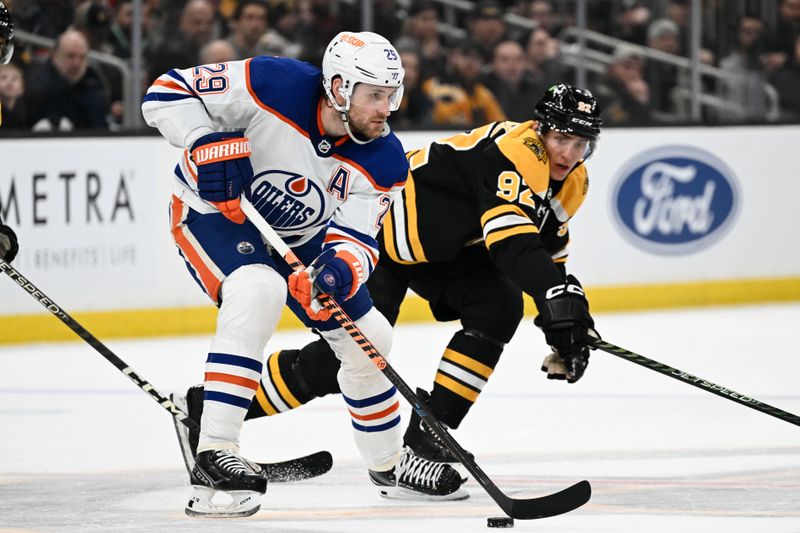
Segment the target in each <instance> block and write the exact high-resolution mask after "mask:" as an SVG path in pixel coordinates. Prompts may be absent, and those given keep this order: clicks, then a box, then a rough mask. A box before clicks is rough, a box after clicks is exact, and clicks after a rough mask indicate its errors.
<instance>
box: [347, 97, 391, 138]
mask: <svg viewBox="0 0 800 533" xmlns="http://www.w3.org/2000/svg"><path fill="white" fill-rule="evenodd" d="M396 92H397V89H393V88H390V87H379V86H377V85H370V84H368V83H359V84H358V85H356V87H355V90H354V91H353V94H352V96H351V97H350V112H349V116H350V128H351V129H352V130H353V131H354V132H355V133H357V134H359V135H361V136H362V137H364V138H367V139H377V138H378V137H380V135H381V133H383V127H384V125H385V124H386V119H387V118H389V115H390V114H391V106H392V98H393V97H394V96H395V93H396Z"/></svg>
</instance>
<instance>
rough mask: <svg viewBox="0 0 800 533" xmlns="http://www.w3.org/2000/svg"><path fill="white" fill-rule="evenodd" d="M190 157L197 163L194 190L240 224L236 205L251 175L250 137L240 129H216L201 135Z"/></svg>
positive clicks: (241, 216)
mask: <svg viewBox="0 0 800 533" xmlns="http://www.w3.org/2000/svg"><path fill="white" fill-rule="evenodd" d="M191 152H192V160H193V161H194V163H195V164H196V165H197V192H198V193H199V194H200V198H202V199H203V200H206V201H208V202H210V203H211V204H212V205H214V206H215V207H216V208H217V209H219V210H220V212H221V213H222V214H223V215H225V216H226V217H227V218H228V219H230V220H232V221H233V222H236V223H237V224H242V223H243V222H244V221H245V216H244V212H242V209H241V207H240V206H239V198H240V197H241V195H242V189H243V188H244V187H246V186H247V185H248V184H249V182H250V179H252V177H253V166H252V165H251V164H250V141H249V140H248V139H247V137H245V136H244V133H241V132H230V133H226V132H216V133H209V134H207V135H203V136H202V137H200V138H199V139H197V141H195V143H194V144H193V145H192V149H191Z"/></svg>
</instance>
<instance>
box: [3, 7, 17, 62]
mask: <svg viewBox="0 0 800 533" xmlns="http://www.w3.org/2000/svg"><path fill="white" fill-rule="evenodd" d="M0 39H2V41H0V65H5V64H6V63H8V62H9V61H11V56H12V55H14V23H13V22H11V13H9V12H8V8H6V6H5V4H3V2H0Z"/></svg>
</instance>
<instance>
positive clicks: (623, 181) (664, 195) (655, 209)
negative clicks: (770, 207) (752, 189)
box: [611, 146, 739, 254]
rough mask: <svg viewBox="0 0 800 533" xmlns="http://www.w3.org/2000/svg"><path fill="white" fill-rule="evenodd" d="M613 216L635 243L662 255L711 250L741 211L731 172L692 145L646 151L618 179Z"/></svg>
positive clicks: (616, 181) (631, 162)
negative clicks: (739, 210)
mask: <svg viewBox="0 0 800 533" xmlns="http://www.w3.org/2000/svg"><path fill="white" fill-rule="evenodd" d="M614 182H615V185H614V188H613V192H612V197H611V202H612V210H611V211H612V213H613V214H614V218H615V221H616V223H617V225H618V227H619V228H620V230H621V232H622V234H623V235H624V236H625V237H626V238H628V240H630V241H631V242H632V243H633V244H634V245H636V246H637V247H639V248H643V249H645V250H647V251H649V252H653V253H659V254H686V253H692V252H697V251H699V250H701V249H703V248H707V247H708V246H710V245H711V244H713V243H714V242H716V241H717V240H718V239H719V238H721V237H722V236H723V235H724V234H725V233H726V232H727V230H728V229H729V228H730V227H731V226H732V223H733V221H734V220H735V218H736V214H737V213H738V208H739V187H738V184H737V181H736V178H735V176H734V174H733V171H732V170H731V169H730V168H728V166H727V165H726V164H725V163H724V162H723V161H722V160H721V159H719V158H718V157H716V156H715V155H713V154H711V153H709V152H706V151H705V150H701V149H698V148H694V147H691V146H668V147H663V148H657V149H653V150H648V151H646V152H643V153H641V154H639V155H637V156H636V157H634V158H633V159H631V160H630V161H628V163H626V164H625V165H624V166H623V167H622V169H621V170H620V172H619V173H618V174H617V176H616V177H615V178H614Z"/></svg>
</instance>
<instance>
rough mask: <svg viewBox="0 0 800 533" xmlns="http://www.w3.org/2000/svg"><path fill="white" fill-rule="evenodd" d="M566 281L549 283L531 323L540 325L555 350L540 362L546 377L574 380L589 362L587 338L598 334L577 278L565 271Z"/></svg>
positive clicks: (581, 373)
mask: <svg viewBox="0 0 800 533" xmlns="http://www.w3.org/2000/svg"><path fill="white" fill-rule="evenodd" d="M565 281H566V282H565V283H563V284H560V285H555V286H553V287H550V288H549V289H548V290H547V292H546V293H545V300H544V302H543V303H542V305H541V308H540V309H539V316H537V317H536V319H535V320H534V323H535V324H536V325H537V326H538V327H540V328H542V331H543V332H544V336H545V339H546V341H547V344H549V345H550V346H551V347H552V348H553V351H554V353H552V354H550V355H549V356H547V357H546V358H545V360H544V361H543V362H542V370H543V371H544V372H547V377H548V378H549V379H566V380H567V381H568V382H569V383H575V382H576V381H578V380H579V379H580V378H581V376H583V373H584V371H585V370H586V366H587V365H588V364H589V342H590V340H591V338H592V337H594V338H598V339H599V338H600V335H599V334H598V333H597V331H595V329H594V320H592V317H591V315H590V314H589V302H588V301H587V300H586V295H585V294H584V292H583V288H582V287H581V284H580V282H579V281H578V280H577V278H575V276H573V275H571V274H570V275H568V276H567V279H566V280H565Z"/></svg>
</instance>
